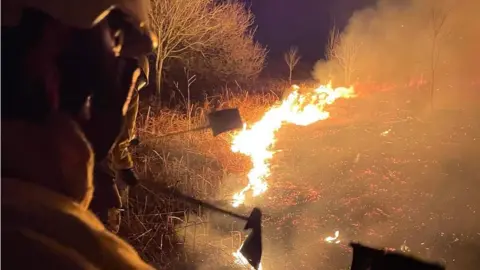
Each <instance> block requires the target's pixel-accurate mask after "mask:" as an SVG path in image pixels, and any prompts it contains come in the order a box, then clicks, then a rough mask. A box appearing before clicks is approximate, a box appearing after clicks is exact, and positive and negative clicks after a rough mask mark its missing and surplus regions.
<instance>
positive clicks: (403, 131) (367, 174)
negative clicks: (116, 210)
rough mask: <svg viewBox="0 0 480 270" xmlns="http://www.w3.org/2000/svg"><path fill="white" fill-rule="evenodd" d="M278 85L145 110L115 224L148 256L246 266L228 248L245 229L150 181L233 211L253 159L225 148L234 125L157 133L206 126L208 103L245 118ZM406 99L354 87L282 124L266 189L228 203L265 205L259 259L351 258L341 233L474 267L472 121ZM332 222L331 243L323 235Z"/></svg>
mask: <svg viewBox="0 0 480 270" xmlns="http://www.w3.org/2000/svg"><path fill="white" fill-rule="evenodd" d="M282 87H283V88H282ZM284 88H286V87H285V86H278V87H277V88H276V89H278V90H280V91H261V92H260V93H259V92H257V93H256V94H248V92H246V91H244V90H242V91H236V92H235V93H233V92H231V91H225V92H224V93H223V94H221V95H219V96H218V97H214V98H213V99H212V101H207V102H205V103H203V104H189V103H188V102H185V105H184V106H182V107H181V108H180V109H178V110H161V111H158V110H155V109H153V108H151V107H146V108H143V110H142V113H141V115H140V116H139V119H138V122H139V123H138V126H139V127H138V128H139V134H140V139H141V141H142V143H141V145H140V146H138V147H137V148H136V149H135V156H136V160H137V171H138V173H139V175H140V176H141V177H142V178H143V179H145V180H144V182H143V185H142V186H141V187H138V188H137V189H136V190H134V191H133V192H132V193H131V198H130V204H129V206H128V209H127V210H126V211H125V218H124V219H123V223H124V224H123V225H122V229H121V234H122V235H123V236H124V237H125V238H126V239H128V241H129V242H130V243H132V244H133V245H134V246H135V247H136V248H137V250H138V251H139V252H140V253H141V255H142V256H143V257H144V258H145V259H147V260H148V261H149V262H151V263H153V264H154V265H156V266H157V267H159V268H168V269H207V268H210V269H242V268H239V267H238V265H236V264H235V263H234V258H233V256H232V252H233V251H234V250H236V249H237V248H238V247H239V246H240V244H241V242H242V237H244V236H245V234H244V232H242V227H243V224H242V223H241V222H237V221H235V220H232V219H230V218H227V217H224V216H221V215H215V214H213V213H209V212H207V211H205V210H204V209H198V208H196V207H191V206H187V205H185V204H183V203H182V202H179V201H177V200H175V199H174V198H171V197H169V196H167V195H162V194H161V193H159V192H158V189H159V187H162V186H165V185H166V186H170V187H176V188H177V189H179V190H181V191H182V192H184V193H186V194H190V195H193V196H195V197H197V198H200V199H205V200H208V201H214V202H216V203H217V204H219V205H221V206H223V207H226V208H228V207H229V203H228V201H229V200H230V198H231V196H232V194H233V193H234V192H237V191H238V190H239V189H241V188H242V187H243V186H244V185H246V173H247V172H248V171H249V169H250V166H251V164H250V160H249V159H248V158H247V157H244V156H242V155H240V154H234V153H232V151H231V150H230V146H231V145H230V143H231V136H232V135H231V134H224V135H221V136H218V137H213V136H212V135H211V133H210V132H208V131H201V132H196V133H186V134H183V135H177V136H165V137H162V136H163V135H165V134H168V133H171V132H176V131H181V130H185V129H189V128H194V127H198V126H201V125H203V124H205V115H206V113H208V111H210V110H211V109H212V107H216V108H227V107H238V108H239V109H240V111H241V113H242V117H243V118H244V120H245V121H246V122H247V123H253V122H255V121H257V120H259V119H260V118H261V116H262V115H263V114H264V112H265V111H266V110H267V109H268V108H269V107H270V106H271V105H272V104H274V103H275V102H276V101H278V100H279V96H281V90H283V89H284ZM412 96H413V95H412V94H411V93H409V92H408V91H406V90H405V91H402V92H395V91H392V92H388V93H382V94H380V93H379V94H375V95H372V94H364V93H362V94H361V95H359V97H357V98H355V99H352V100H340V101H339V102H337V103H335V104H334V105H332V106H331V107H330V108H329V110H330V111H331V112H332V115H331V118H330V119H328V120H325V121H320V122H318V123H315V124H313V125H310V126H307V127H298V126H292V125H289V126H285V127H284V128H282V129H281V130H280V131H279V132H278V134H277V138H278V142H277V144H276V146H275V149H277V150H279V151H278V152H277V153H276V155H275V157H274V158H273V161H272V175H271V177H270V178H269V184H270V188H269V190H268V191H267V192H266V193H265V194H264V195H263V196H261V197H260V198H258V199H255V200H249V201H248V204H247V205H246V206H244V207H241V208H240V209H236V210H237V211H239V212H241V213H244V214H248V212H249V210H250V209H251V208H252V207H253V206H259V207H261V208H262V209H263V210H264V212H265V220H264V243H265V244H264V262H263V266H264V269H266V270H268V269H347V268H348V266H349V263H350V260H351V254H350V250H349V249H348V247H347V245H348V241H349V240H355V241H361V242H362V243H365V244H369V245H372V246H376V247H388V248H391V249H396V250H403V251H405V252H411V253H413V254H415V255H417V256H420V257H422V258H425V259H430V260H435V261H440V262H443V263H445V264H447V266H448V269H465V270H469V269H476V266H477V265H478V264H479V263H480V262H479V261H478V258H480V246H478V243H479V242H480V241H479V240H480V235H479V233H480V221H479V220H480V219H478V218H477V215H478V212H479V211H480V207H479V199H478V198H480V191H479V190H478V188H476V185H478V181H479V180H480V174H479V172H478V171H477V170H476V166H478V165H477V164H478V160H480V122H479V121H478V118H476V117H475V116H476V115H474V114H471V113H469V112H466V111H458V110H454V111H452V110H439V111H436V112H434V113H429V114H425V113H424V111H423V110H420V109H418V108H419V106H418V104H417V103H416V101H415V100H412V98H411V97H412ZM336 230H338V231H339V232H340V240H341V241H340V243H338V244H329V243H326V242H325V241H324V238H325V237H327V236H331V235H333V233H334V232H335V231H336ZM235 267H237V268H235Z"/></svg>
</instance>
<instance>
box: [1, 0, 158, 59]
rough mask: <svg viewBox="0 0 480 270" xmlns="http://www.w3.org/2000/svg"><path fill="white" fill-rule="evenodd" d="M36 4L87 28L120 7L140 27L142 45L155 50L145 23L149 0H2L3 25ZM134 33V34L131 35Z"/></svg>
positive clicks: (137, 34)
mask: <svg viewBox="0 0 480 270" xmlns="http://www.w3.org/2000/svg"><path fill="white" fill-rule="evenodd" d="M25 8H33V9H37V10H39V11H42V12H44V13H46V14H48V15H50V16H51V17H52V18H54V19H56V20H58V21H60V22H61V23H63V24H65V25H68V26H71V27H74V28H79V29H88V28H92V27H94V26H95V25H97V24H98V23H99V22H101V21H103V20H104V19H105V18H106V17H107V16H108V15H109V14H110V12H111V11H112V10H120V11H121V12H122V13H124V14H126V15H127V16H128V17H129V18H130V23H132V25H133V26H134V28H135V29H136V30H137V31H135V33H133V31H132V33H129V34H134V37H132V38H131V39H134V40H136V43H139V44H140V45H139V46H142V47H143V48H144V50H145V47H148V48H147V50H148V49H150V50H152V49H153V48H154V47H156V45H157V38H156V36H155V35H154V34H153V33H152V32H150V31H149V30H148V29H147V27H146V23H147V21H148V11H149V9H150V1H149V0H73V1H67V0H3V1H2V26H15V25H17V24H18V23H19V22H20V19H21V17H22V11H23V9H25ZM130 36H131V35H130Z"/></svg>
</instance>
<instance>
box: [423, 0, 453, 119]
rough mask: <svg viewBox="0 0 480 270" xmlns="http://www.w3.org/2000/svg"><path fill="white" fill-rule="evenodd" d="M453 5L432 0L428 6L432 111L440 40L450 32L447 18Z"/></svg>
mask: <svg viewBox="0 0 480 270" xmlns="http://www.w3.org/2000/svg"><path fill="white" fill-rule="evenodd" d="M452 7H453V5H448V3H447V2H445V1H432V3H431V8H430V18H429V20H430V27H431V37H430V38H431V48H430V50H431V51H430V110H432V111H433V105H434V95H435V87H436V85H435V83H436V73H437V67H438V61H439V59H440V51H441V45H442V41H443V40H444V39H445V38H446V37H447V36H448V35H449V34H450V31H449V29H448V27H447V20H448V17H449V14H450V12H451V11H452Z"/></svg>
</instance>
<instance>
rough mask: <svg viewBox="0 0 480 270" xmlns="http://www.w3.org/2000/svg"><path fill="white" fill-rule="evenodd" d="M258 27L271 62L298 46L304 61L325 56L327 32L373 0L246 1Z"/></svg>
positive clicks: (258, 36) (259, 36)
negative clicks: (334, 22) (290, 48)
mask: <svg viewBox="0 0 480 270" xmlns="http://www.w3.org/2000/svg"><path fill="white" fill-rule="evenodd" d="M246 1H247V2H249V3H250V4H251V8H252V11H253V12H254V14H255V16H256V20H255V21H256V24H257V25H258V30H257V39H258V41H260V42H261V43H262V44H264V45H267V46H268V47H269V50H270V55H269V56H270V57H269V58H270V59H272V60H274V59H278V58H279V56H281V54H282V53H283V52H285V51H286V50H288V48H289V47H290V46H297V47H299V50H300V53H301V55H302V59H303V61H306V62H314V61H315V60H318V59H319V58H321V57H322V56H323V50H324V47H325V42H326V38H327V35H328V31H329V29H330V27H331V26H332V24H333V23H332V22H333V20H334V19H335V21H336V23H337V26H338V24H343V25H345V24H346V23H347V21H348V18H349V17H350V16H351V14H352V12H353V11H354V10H355V9H360V8H362V7H364V6H366V5H368V4H369V3H372V2H373V3H374V2H375V1H374V0H246Z"/></svg>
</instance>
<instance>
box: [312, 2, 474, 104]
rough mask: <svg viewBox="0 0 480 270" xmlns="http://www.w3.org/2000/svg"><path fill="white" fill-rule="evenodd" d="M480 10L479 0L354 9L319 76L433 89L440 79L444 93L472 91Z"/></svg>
mask: <svg viewBox="0 0 480 270" xmlns="http://www.w3.org/2000/svg"><path fill="white" fill-rule="evenodd" d="M479 14H480V1H478V0H458V1H455V0H379V1H378V2H377V4H376V5H375V6H373V7H369V8H366V9H363V10H360V11H357V12H355V13H354V14H353V16H352V17H351V18H350V20H349V23H348V25H347V26H346V27H345V28H344V29H343V31H341V32H340V33H339V35H338V39H337V42H336V43H334V44H333V45H334V46H333V52H334V53H333V55H332V54H331V55H330V57H328V56H327V57H326V58H327V60H320V61H318V62H317V63H316V65H315V67H314V70H313V72H312V73H313V77H314V78H315V79H316V80H319V81H321V82H322V83H324V82H325V81H328V80H332V81H333V83H334V84H369V83H373V84H377V85H378V84H385V83H388V84H395V85H397V86H400V87H404V86H406V85H409V86H411V85H412V82H417V83H418V82H419V81H420V82H423V85H424V86H423V87H424V88H425V91H427V92H428V91H430V90H429V88H430V87H431V82H432V81H434V86H433V89H435V95H436V96H437V97H438V98H439V99H442V98H443V99H451V98H452V94H454V95H455V96H458V95H461V96H468V95H472V94H473V93H472V92H473V91H472V90H473V89H474V88H478V86H479V79H480V68H479V65H480V16H479ZM327 51H328V49H327ZM452 92H454V93H452ZM477 92H478V91H477ZM470 100H471V98H470Z"/></svg>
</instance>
